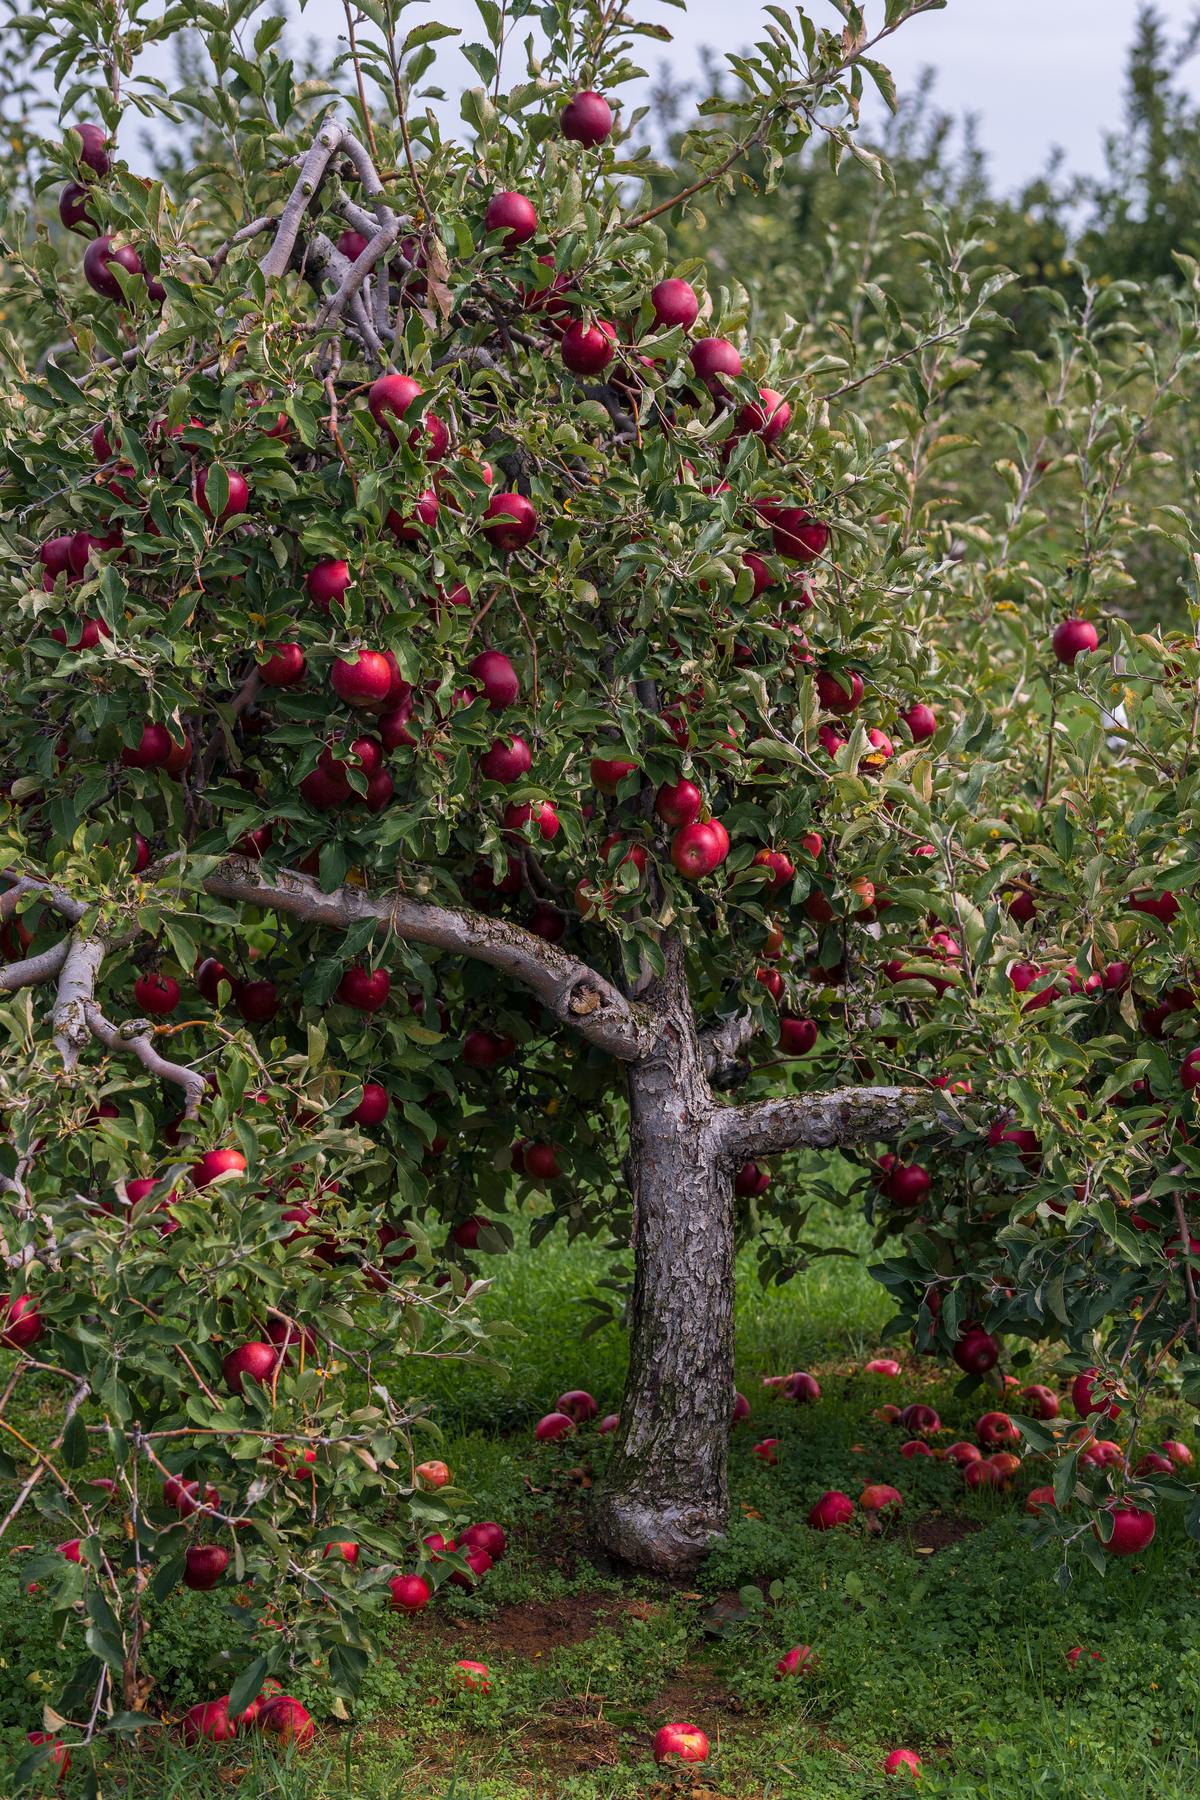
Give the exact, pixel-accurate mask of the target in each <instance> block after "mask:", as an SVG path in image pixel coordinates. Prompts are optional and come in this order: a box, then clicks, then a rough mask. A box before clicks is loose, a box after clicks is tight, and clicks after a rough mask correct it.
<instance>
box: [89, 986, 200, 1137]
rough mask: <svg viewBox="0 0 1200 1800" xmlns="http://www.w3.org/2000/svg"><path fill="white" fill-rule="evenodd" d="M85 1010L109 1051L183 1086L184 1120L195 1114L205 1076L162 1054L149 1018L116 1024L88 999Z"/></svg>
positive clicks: (91, 1029)
mask: <svg viewBox="0 0 1200 1800" xmlns="http://www.w3.org/2000/svg"><path fill="white" fill-rule="evenodd" d="M83 1011H84V1017H85V1019H86V1020H87V1025H88V1030H89V1031H90V1032H91V1034H92V1036H93V1037H94V1038H96V1039H98V1041H99V1042H100V1043H102V1044H103V1045H104V1047H105V1049H106V1050H114V1051H117V1052H118V1053H119V1054H123V1055H128V1056H135V1057H136V1058H137V1060H138V1061H139V1062H140V1063H141V1065H142V1067H143V1068H144V1069H145V1070H147V1072H148V1073H149V1074H151V1075H157V1076H158V1078H159V1080H160V1081H172V1082H174V1083H175V1085H176V1087H181V1088H182V1089H183V1091H184V1093H185V1094H186V1095H187V1104H186V1105H185V1107H184V1109H183V1116H184V1118H185V1119H194V1118H195V1117H196V1115H197V1114H198V1112H199V1111H200V1106H201V1102H202V1101H203V1099H204V1096H205V1093H206V1091H207V1084H206V1082H205V1080H204V1077H203V1075H198V1074H197V1073H196V1071H195V1070H194V1069H189V1068H187V1067H185V1065H184V1064H183V1063H177V1062H171V1060H170V1059H169V1058H168V1057H165V1056H160V1055H159V1053H158V1051H157V1050H156V1049H155V1048H154V1045H153V1044H152V1043H151V1041H150V1039H151V1033H152V1032H153V1030H154V1027H153V1025H152V1024H151V1023H150V1020H149V1019H129V1020H127V1021H126V1022H125V1024H124V1025H114V1024H113V1023H112V1021H111V1019H106V1018H105V1016H104V1014H103V1013H102V1012H101V1011H100V1008H99V1007H98V1006H97V1005H96V1003H95V1001H94V1000H93V1001H85V1002H84V1008H83Z"/></svg>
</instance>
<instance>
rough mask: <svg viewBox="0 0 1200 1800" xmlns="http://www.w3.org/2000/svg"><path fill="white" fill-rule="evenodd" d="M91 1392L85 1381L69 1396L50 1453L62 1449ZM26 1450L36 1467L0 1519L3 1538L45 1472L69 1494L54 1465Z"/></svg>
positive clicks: (33, 1448) (40, 1453) (0, 1532)
mask: <svg viewBox="0 0 1200 1800" xmlns="http://www.w3.org/2000/svg"><path fill="white" fill-rule="evenodd" d="M91 1391H92V1390H91V1388H90V1387H89V1386H88V1384H87V1382H86V1381H81V1382H80V1383H79V1385H78V1386H77V1387H76V1389H75V1391H74V1393H73V1394H72V1395H71V1398H70V1399H69V1400H68V1401H67V1407H66V1411H65V1412H64V1413H63V1417H62V1423H61V1425H60V1426H59V1428H58V1431H57V1432H56V1433H55V1437H54V1441H53V1443H52V1444H51V1445H50V1449H51V1450H52V1451H54V1450H60V1449H61V1448H62V1443H63V1439H64V1438H65V1437H66V1435H67V1430H68V1428H69V1426H70V1423H71V1420H72V1419H73V1418H74V1417H75V1414H76V1413H77V1412H78V1411H79V1409H80V1407H81V1406H82V1405H83V1403H84V1401H85V1400H86V1399H87V1397H88V1395H89V1394H90V1393H91ZM21 1441H22V1442H24V1439H22V1440H21ZM28 1448H30V1449H32V1450H33V1454H34V1456H35V1457H36V1458H37V1467H36V1468H35V1469H34V1471H33V1473H32V1475H30V1476H29V1477H28V1478H27V1480H26V1481H25V1483H24V1484H23V1486H22V1487H21V1489H20V1492H19V1493H18V1494H17V1497H16V1499H15V1500H14V1501H13V1503H12V1505H11V1506H10V1507H9V1509H8V1511H7V1512H6V1513H5V1515H4V1517H3V1519H0V1537H3V1536H4V1533H5V1532H6V1531H7V1530H8V1528H9V1526H10V1525H11V1524H12V1522H13V1520H14V1519H15V1518H16V1517H17V1515H18V1513H19V1512H20V1511H21V1508H22V1507H23V1506H24V1505H25V1502H26V1501H27V1500H28V1498H29V1496H30V1494H32V1492H33V1490H34V1488H35V1487H37V1485H38V1483H39V1482H40V1481H41V1479H42V1477H43V1475H45V1474H46V1472H47V1470H48V1471H49V1472H50V1474H51V1475H53V1476H54V1479H55V1480H56V1481H57V1482H58V1484H59V1486H60V1487H61V1488H63V1490H64V1492H66V1493H67V1494H68V1495H70V1494H71V1489H70V1487H68V1485H67V1483H66V1482H65V1481H64V1480H63V1478H62V1476H61V1475H60V1474H59V1472H58V1470H57V1469H56V1468H55V1466H54V1464H53V1463H52V1462H51V1461H50V1459H49V1457H48V1456H45V1455H43V1453H42V1452H41V1451H40V1450H38V1449H36V1448H35V1447H34V1446H33V1445H29V1446H28Z"/></svg>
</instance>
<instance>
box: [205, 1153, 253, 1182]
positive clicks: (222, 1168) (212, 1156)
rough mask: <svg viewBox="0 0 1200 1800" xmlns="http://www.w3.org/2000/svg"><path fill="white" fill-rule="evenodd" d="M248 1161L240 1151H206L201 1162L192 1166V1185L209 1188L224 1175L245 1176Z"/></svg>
mask: <svg viewBox="0 0 1200 1800" xmlns="http://www.w3.org/2000/svg"><path fill="white" fill-rule="evenodd" d="M245 1170H246V1159H245V1157H244V1156H243V1155H242V1153H241V1151H240V1150H206V1151H205V1152H204V1155H203V1156H202V1157H201V1158H200V1160H199V1162H194V1163H193V1164H192V1170H191V1174H192V1185H193V1186H194V1187H207V1186H208V1184H209V1182H210V1181H217V1180H219V1178H220V1177H221V1176H222V1175H230V1174H233V1175H243V1174H244V1173H245Z"/></svg>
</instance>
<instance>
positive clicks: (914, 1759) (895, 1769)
mask: <svg viewBox="0 0 1200 1800" xmlns="http://www.w3.org/2000/svg"><path fill="white" fill-rule="evenodd" d="M883 1772H884V1774H885V1775H907V1776H908V1777H909V1778H910V1779H911V1780H913V1781H918V1780H920V1776H921V1758H920V1757H919V1756H918V1755H917V1753H916V1751H915V1750H889V1751H888V1753H887V1755H886V1756H885V1757H884V1759H883Z"/></svg>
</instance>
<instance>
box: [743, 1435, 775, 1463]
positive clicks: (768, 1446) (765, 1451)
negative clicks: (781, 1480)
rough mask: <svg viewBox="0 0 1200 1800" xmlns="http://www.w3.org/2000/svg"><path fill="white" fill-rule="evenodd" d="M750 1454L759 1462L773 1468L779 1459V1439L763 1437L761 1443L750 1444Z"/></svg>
mask: <svg viewBox="0 0 1200 1800" xmlns="http://www.w3.org/2000/svg"><path fill="white" fill-rule="evenodd" d="M750 1454H751V1456H755V1457H757V1458H758V1460H759V1462H761V1463H766V1464H768V1466H769V1467H771V1468H774V1466H775V1464H776V1463H777V1462H778V1461H779V1439H778V1438H763V1440H762V1442H761V1443H759V1444H753V1445H751V1448H750Z"/></svg>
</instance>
